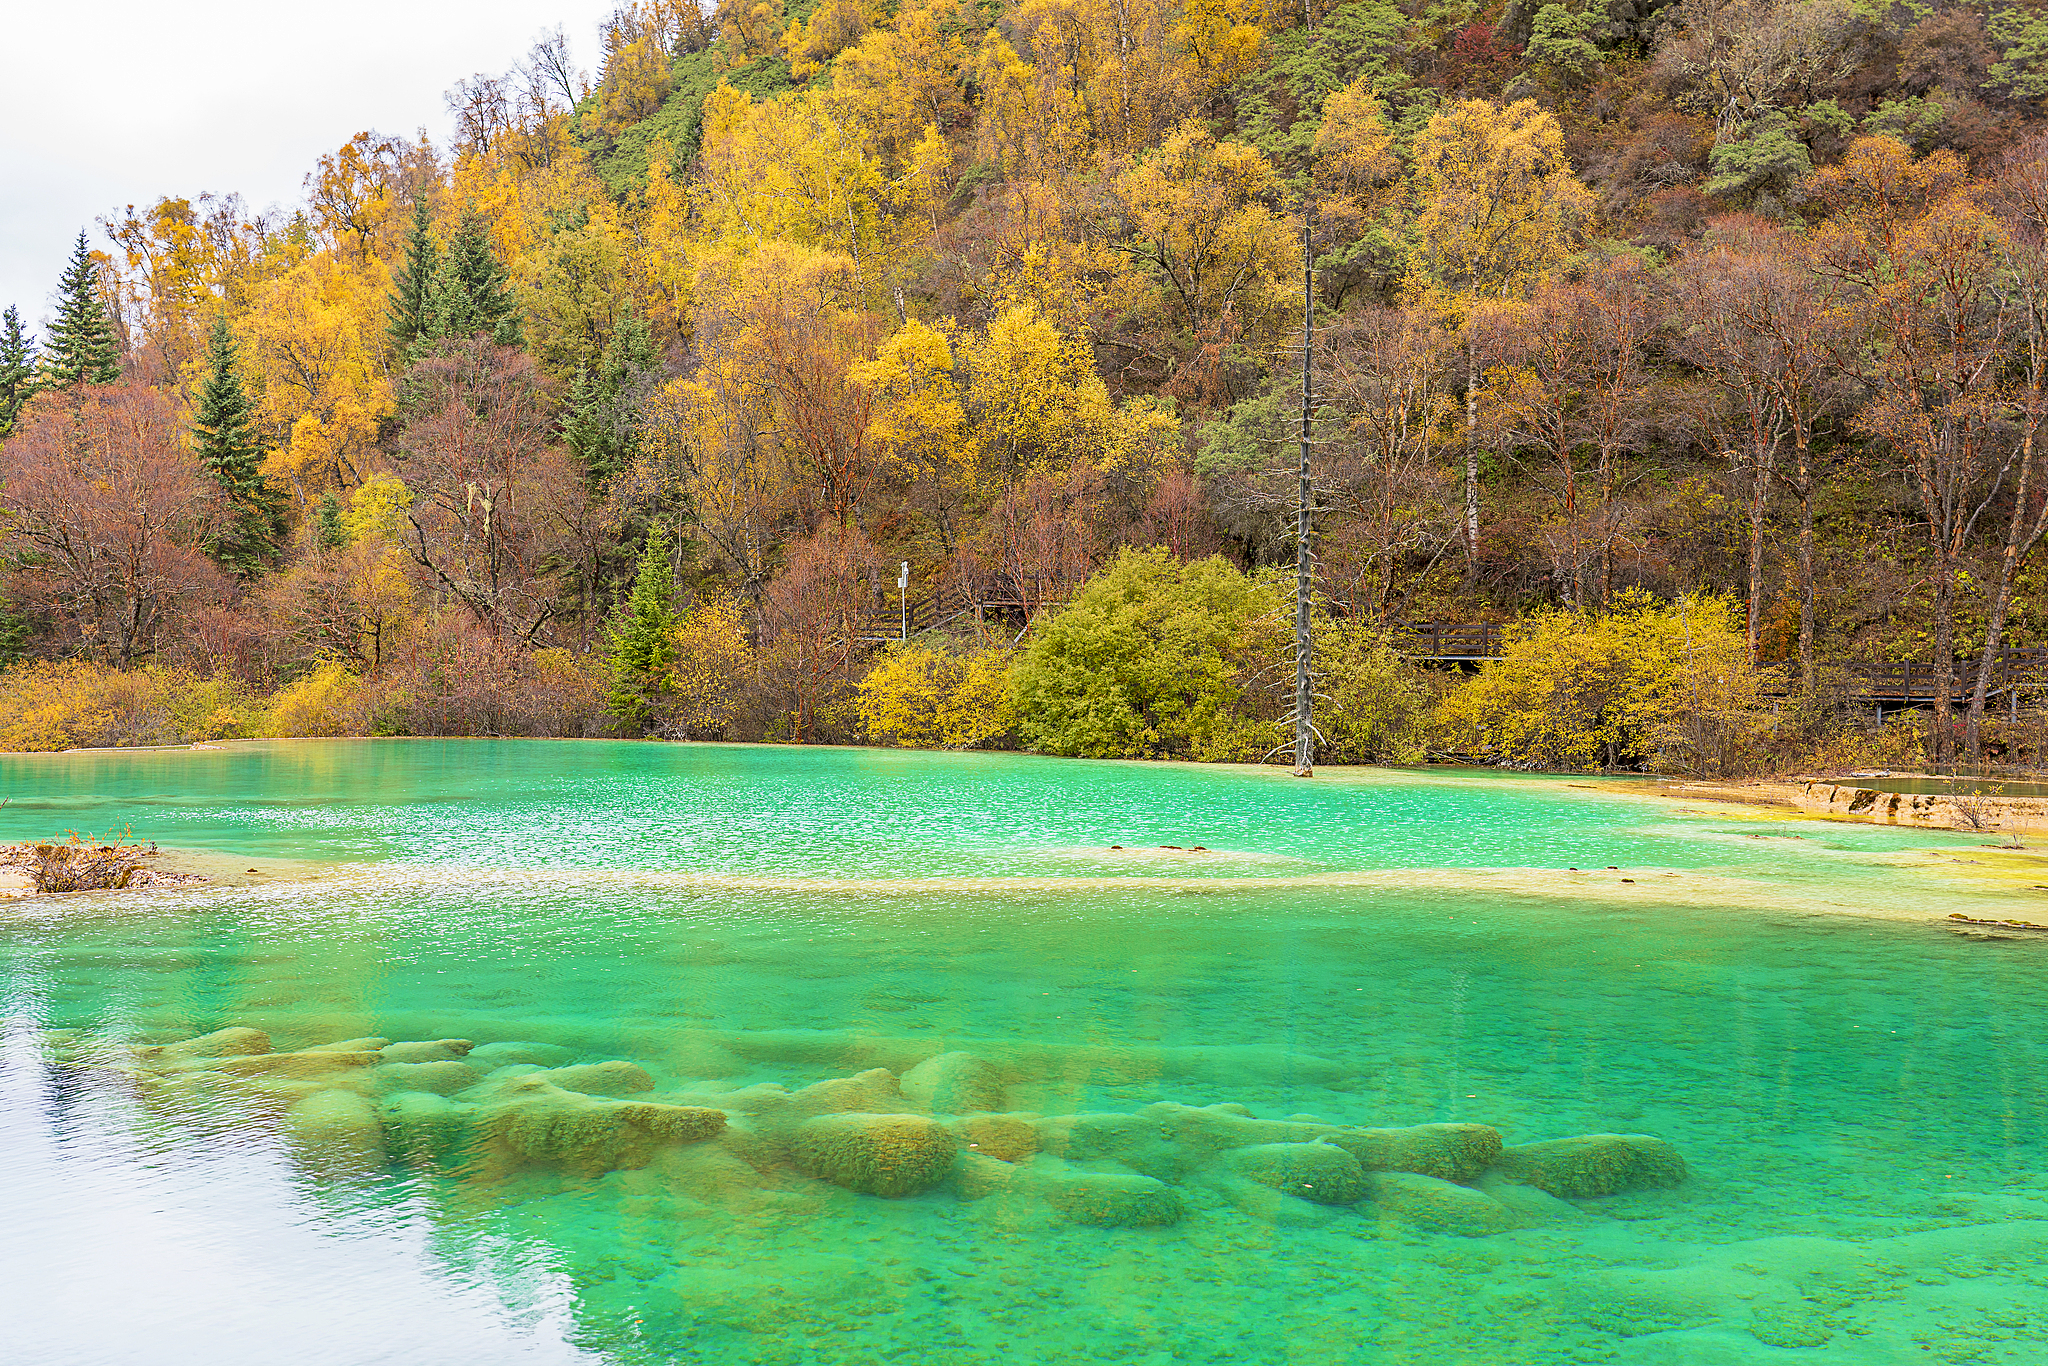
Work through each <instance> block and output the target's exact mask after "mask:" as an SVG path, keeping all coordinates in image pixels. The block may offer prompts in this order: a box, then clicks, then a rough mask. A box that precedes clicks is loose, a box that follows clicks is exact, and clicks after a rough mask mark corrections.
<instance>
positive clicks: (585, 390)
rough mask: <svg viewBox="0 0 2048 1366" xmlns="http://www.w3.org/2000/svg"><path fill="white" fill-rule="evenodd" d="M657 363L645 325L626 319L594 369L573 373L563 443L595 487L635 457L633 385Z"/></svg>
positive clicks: (636, 426)
mask: <svg viewBox="0 0 2048 1366" xmlns="http://www.w3.org/2000/svg"><path fill="white" fill-rule="evenodd" d="M658 360H659V357H658V356H657V355H656V354H655V350H654V339H653V336H652V334H651V333H650V332H649V331H648V328H647V324H646V323H644V322H642V321H640V320H639V319H638V318H634V317H627V318H626V319H625V320H624V321H622V322H621V323H620V324H619V326H618V327H617V328H616V329H615V330H614V331H613V332H612V337H611V341H610V342H609V343H607V344H606V346H605V349H604V355H603V356H602V357H601V358H600V359H599V361H598V367H597V370H596V371H595V372H592V371H590V370H588V369H587V368H586V369H578V370H577V372H576V386H575V388H573V389H571V390H570V391H569V404H568V408H569V415H568V416H567V417H566V418H565V419H564V420H563V423H562V441H563V444H564V445H566V446H568V448H569V451H570V453H571V454H572V455H574V456H575V457H576V459H577V461H578V462H579V463H580V464H581V465H582V466H583V473H584V476H585V477H586V478H587V479H589V481H590V482H591V484H592V485H593V486H595V485H598V484H602V483H603V482H604V481H605V480H607V479H609V478H611V477H612V476H613V475H615V474H617V473H618V472H619V471H621V470H623V469H626V468H627V467H628V466H630V465H631V464H632V463H633V460H634V458H635V457H636V456H637V455H638V454H639V452H640V415H639V412H638V409H637V406H636V404H635V402H634V397H635V388H636V383H637V381H639V379H640V377H641V376H643V375H645V374H647V373H648V372H649V371H651V370H653V369H654V368H655V366H656V364H657V363H658Z"/></svg>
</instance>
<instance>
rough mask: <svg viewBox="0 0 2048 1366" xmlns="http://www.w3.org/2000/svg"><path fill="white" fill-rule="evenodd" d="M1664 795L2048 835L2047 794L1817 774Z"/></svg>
mask: <svg viewBox="0 0 2048 1366" xmlns="http://www.w3.org/2000/svg"><path fill="white" fill-rule="evenodd" d="M1664 795H1666V796H1670V797H1681V798H1687V799H1690V800H1694V801H1717V802H1738V803H1743V804H1746V805H1750V806H1783V807H1790V808H1791V809H1792V810H1794V811H1797V812H1799V813H1800V814H1801V815H1806V816H1815V817H1819V818H1821V819H1824V820H1839V821H1854V822H1858V823H1862V824H1868V825H1895V826H1901V827H1904V828H1907V829H1915V830H1954V831H1956V832H1957V833H1959V834H1965V835H2048V797H1994V796H1977V795H1972V794H1969V793H1955V794H1953V795H1952V794H1949V793H1935V792H1880V791H1878V790H1877V789H1876V788H1870V787H1857V786H1854V785H1852V784H1845V783H1837V782H1834V781H1832V780H1830V779H1825V778H1819V779H1813V780H1810V781H1806V782H1797V781H1794V782H1759V783H1670V784H1667V785H1666V786H1665V789H1664Z"/></svg>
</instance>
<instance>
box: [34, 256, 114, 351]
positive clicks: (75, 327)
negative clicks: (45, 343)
mask: <svg viewBox="0 0 2048 1366" xmlns="http://www.w3.org/2000/svg"><path fill="white" fill-rule="evenodd" d="M43 373H44V375H45V376H46V377H47V382H48V383H49V384H50V385H51V386H52V387H54V388H58V389H69V388H71V387H72V386H74V385H79V384H113V383H116V382H118V381H119V380H120V378H121V348H120V345H119V343H118V342H116V341H115V340H114V324H113V322H112V321H111V320H109V319H108V317H107V309H106V305H105V304H103V303H102V302H101V301H100V279H99V271H98V270H96V269H95V268H94V267H93V263H92V252H91V251H89V250H87V248H86V245H85V233H84V231H82V230H81V231H80V232H79V234H78V241H77V243H76V244H74V245H73V247H72V248H71V260H70V261H69V262H67V263H66V264H65V266H64V274H63V275H62V276H60V277H59V278H58V281H57V319H56V321H55V322H53V323H51V324H50V342H49V348H48V349H47V350H46V351H45V352H44V353H43Z"/></svg>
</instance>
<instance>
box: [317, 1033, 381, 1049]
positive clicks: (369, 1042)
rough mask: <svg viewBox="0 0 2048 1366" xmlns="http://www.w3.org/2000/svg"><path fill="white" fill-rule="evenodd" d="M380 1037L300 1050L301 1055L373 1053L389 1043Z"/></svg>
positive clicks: (347, 1040) (374, 1036)
mask: <svg viewBox="0 0 2048 1366" xmlns="http://www.w3.org/2000/svg"><path fill="white" fill-rule="evenodd" d="M390 1042H391V1040H389V1039H387V1038H385V1037H383V1036H382V1035H373V1036H366V1037H364V1038H360V1039H343V1040H341V1041H340V1042H338V1043H316V1044H314V1045H312V1046H311V1047H310V1048H301V1049H300V1050H299V1051H300V1052H301V1053H375V1052H376V1051H377V1050H379V1049H381V1048H382V1047H384V1045H385V1044H388V1043H390Z"/></svg>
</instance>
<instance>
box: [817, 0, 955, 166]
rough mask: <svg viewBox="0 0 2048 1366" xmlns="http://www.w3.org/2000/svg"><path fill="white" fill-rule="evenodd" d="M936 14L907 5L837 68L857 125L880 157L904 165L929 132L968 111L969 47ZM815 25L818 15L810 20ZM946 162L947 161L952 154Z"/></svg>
mask: <svg viewBox="0 0 2048 1366" xmlns="http://www.w3.org/2000/svg"><path fill="white" fill-rule="evenodd" d="M843 2H844V3H849V4H852V3H865V0H843ZM932 10H933V7H932V6H928V5H927V6H917V7H912V6H909V5H906V6H905V7H904V8H903V9H901V10H900V11H898V12H897V15H896V18H895V20H894V21H893V22H891V23H890V24H889V26H888V27H886V28H878V29H875V30H874V31H873V32H871V33H868V34H867V35H866V36H865V37H862V38H861V39H860V40H859V41H858V42H857V43H854V44H853V45H852V46H850V47H848V48H847V49H846V50H845V51H844V52H842V53H840V55H839V60H838V61H837V62H835V63H834V64H833V67H832V93H833V96H834V100H835V102H836V103H837V104H838V105H839V107H840V108H842V109H844V110H845V111H846V112H847V113H848V114H849V115H851V116H852V117H854V118H856V119H858V120H860V122H861V124H862V126H863V127H865V128H866V129H867V130H868V131H869V133H870V135H871V136H873V137H874V138H875V139H876V142H877V145H878V146H879V147H880V149H881V151H882V154H883V155H884V156H885V157H888V158H890V159H892V160H902V159H903V158H904V157H905V156H906V155H907V153H908V152H909V150H910V149H911V148H912V147H914V146H915V145H916V144H917V142H918V141H919V140H920V139H921V138H922V137H923V136H924V135H925V130H926V129H927V128H931V129H934V130H936V129H941V128H950V127H952V126H954V125H955V124H957V123H960V122H962V121H963V120H964V119H965V117H966V114H967V104H966V101H965V100H964V99H962V98H961V94H960V76H961V68H962V67H964V66H965V65H966V64H967V48H966V46H965V45H964V44H963V43H962V42H961V41H960V37H959V35H958V34H957V33H956V32H954V31H953V30H952V29H950V28H948V27H942V26H941V23H940V18H941V16H939V15H936V14H934V13H933V12H932ZM819 13H823V11H822V10H820V11H819ZM816 22H817V16H816V15H813V16H812V23H813V24H815V23H816ZM947 161H948V163H949V164H950V162H951V155H950V153H949V154H948V156H947Z"/></svg>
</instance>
